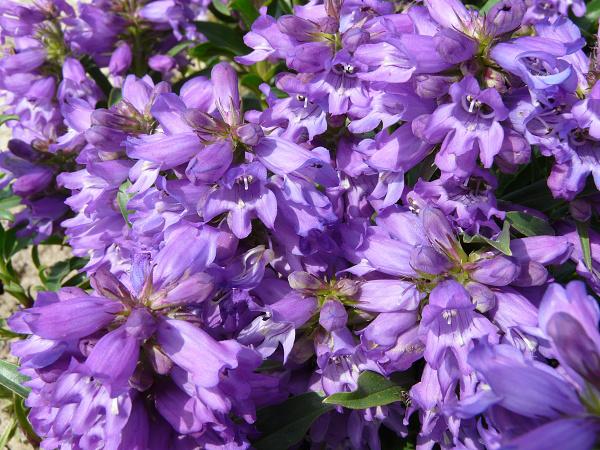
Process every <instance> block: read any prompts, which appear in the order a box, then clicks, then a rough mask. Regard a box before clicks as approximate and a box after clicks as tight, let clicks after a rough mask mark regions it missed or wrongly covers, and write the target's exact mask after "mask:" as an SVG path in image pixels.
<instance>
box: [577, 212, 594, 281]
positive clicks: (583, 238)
mask: <svg viewBox="0 0 600 450" xmlns="http://www.w3.org/2000/svg"><path fill="white" fill-rule="evenodd" d="M577 234H579V242H580V243H581V251H582V252H583V262H585V266H586V267H587V269H588V270H589V271H590V272H593V270H594V269H593V266H592V248H591V246H590V232H589V224H588V223H587V222H577Z"/></svg>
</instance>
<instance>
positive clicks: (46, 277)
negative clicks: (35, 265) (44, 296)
mask: <svg viewBox="0 0 600 450" xmlns="http://www.w3.org/2000/svg"><path fill="white" fill-rule="evenodd" d="M86 263H87V260H86V259H84V258H78V257H76V256H74V257H72V258H69V259H66V260H64V261H58V262H57V263H56V264H54V265H52V266H51V267H49V268H44V267H42V268H40V270H39V272H38V274H39V276H40V280H42V283H43V285H44V287H45V288H46V290H48V291H58V290H59V289H60V288H61V287H62V286H63V284H64V283H63V281H64V280H65V278H67V276H68V275H69V274H70V273H71V272H73V271H74V270H79V269H81V268H82V267H83V266H85V264H86Z"/></svg>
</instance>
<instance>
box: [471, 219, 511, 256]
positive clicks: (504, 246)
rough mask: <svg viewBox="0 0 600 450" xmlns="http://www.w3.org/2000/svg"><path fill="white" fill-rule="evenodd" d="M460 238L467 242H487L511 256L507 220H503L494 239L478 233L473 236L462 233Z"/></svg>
mask: <svg viewBox="0 0 600 450" xmlns="http://www.w3.org/2000/svg"><path fill="white" fill-rule="evenodd" d="M462 239H463V242H465V243H467V244H470V243H479V244H488V245H490V246H492V247H494V248H495V249H496V250H499V251H501V252H502V253H504V254H505V255H508V256H512V252H511V250H510V224H509V223H508V221H505V222H504V225H503V226H502V231H501V232H500V236H498V239H496V240H493V239H489V238H486V237H485V236H481V235H480V234H476V235H475V236H469V235H468V234H463V235H462Z"/></svg>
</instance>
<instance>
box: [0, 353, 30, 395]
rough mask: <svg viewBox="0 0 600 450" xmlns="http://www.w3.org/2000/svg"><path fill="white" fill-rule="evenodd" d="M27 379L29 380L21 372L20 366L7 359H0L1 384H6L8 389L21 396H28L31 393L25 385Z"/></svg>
mask: <svg viewBox="0 0 600 450" xmlns="http://www.w3.org/2000/svg"><path fill="white" fill-rule="evenodd" d="M25 381H27V377H24V376H23V375H21V374H20V373H19V367H18V366H16V365H14V364H12V363H9V362H7V361H2V360H0V385H1V386H4V387H5V388H6V389H8V390H9V391H11V392H13V393H14V394H17V395H18V396H20V397H23V398H27V396H28V395H29V388H28V387H26V386H23V383H24V382H25Z"/></svg>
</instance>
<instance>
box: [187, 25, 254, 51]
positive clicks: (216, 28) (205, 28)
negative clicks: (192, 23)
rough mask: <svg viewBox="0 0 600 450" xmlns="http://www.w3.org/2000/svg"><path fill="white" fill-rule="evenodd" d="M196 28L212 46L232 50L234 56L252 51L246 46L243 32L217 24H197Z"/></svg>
mask: <svg viewBox="0 0 600 450" xmlns="http://www.w3.org/2000/svg"><path fill="white" fill-rule="evenodd" d="M196 28H197V29H198V31H200V32H201V33H202V34H203V35H204V36H205V37H206V39H208V41H209V42H210V43H211V44H213V45H215V46H217V47H219V48H223V49H227V50H230V51H232V52H233V54H234V55H245V54H246V53H250V49H249V48H248V47H246V44H244V40H243V39H242V34H241V32H240V31H239V30H237V29H234V28H231V27H228V26H227V25H224V24H222V23H216V22H196Z"/></svg>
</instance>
